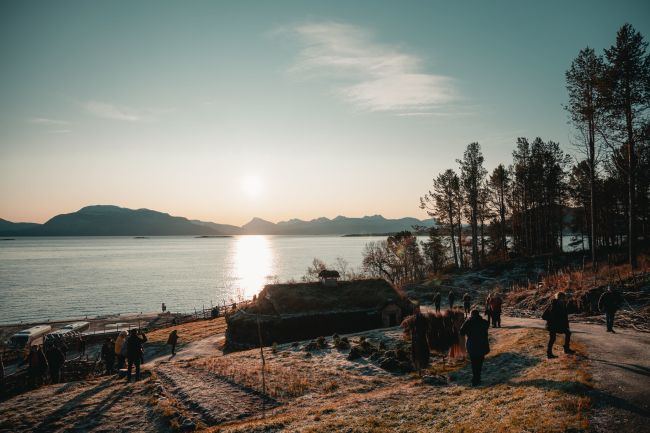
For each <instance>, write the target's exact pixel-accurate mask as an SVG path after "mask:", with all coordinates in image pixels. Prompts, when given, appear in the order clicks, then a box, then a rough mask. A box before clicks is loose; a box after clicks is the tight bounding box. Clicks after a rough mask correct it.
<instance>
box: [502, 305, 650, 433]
mask: <svg viewBox="0 0 650 433" xmlns="http://www.w3.org/2000/svg"><path fill="white" fill-rule="evenodd" d="M502 322H503V327H509V326H521V327H526V328H530V327H534V328H543V327H544V322H543V321H542V320H539V319H525V318H519V317H504V318H503V319H502ZM614 329H615V330H616V333H615V334H612V333H608V332H607V331H606V329H605V326H604V325H592V324H586V323H571V332H572V338H573V337H575V338H576V339H578V340H579V341H580V342H582V343H584V344H585V345H586V346H587V348H588V356H589V363H590V366H591V373H592V375H593V377H594V381H595V384H596V387H595V390H594V391H593V393H592V397H593V398H594V403H595V405H594V416H593V419H592V426H593V428H594V431H595V432H598V433H600V432H602V433H605V432H608V433H609V432H620V433H623V432H634V433H636V432H644V431H650V334H647V333H643V332H637V331H632V330H628V329H619V330H617V329H616V328H614ZM558 340H559V341H558V342H557V343H556V344H561V343H562V342H563V337H562V336H559V337H558Z"/></svg>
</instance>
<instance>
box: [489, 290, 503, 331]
mask: <svg viewBox="0 0 650 433" xmlns="http://www.w3.org/2000/svg"><path fill="white" fill-rule="evenodd" d="M502 305H503V299H501V296H499V293H494V294H492V295H491V296H490V315H491V316H492V327H493V328H500V327H501V306H502Z"/></svg>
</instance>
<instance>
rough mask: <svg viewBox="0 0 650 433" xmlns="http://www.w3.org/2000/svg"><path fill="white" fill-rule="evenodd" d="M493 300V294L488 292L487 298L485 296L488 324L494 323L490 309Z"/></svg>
mask: <svg viewBox="0 0 650 433" xmlns="http://www.w3.org/2000/svg"><path fill="white" fill-rule="evenodd" d="M491 300H492V295H491V294H490V293H488V295H487V298H485V318H486V319H487V322H488V325H489V324H490V323H492V310H491V309H490V301H491Z"/></svg>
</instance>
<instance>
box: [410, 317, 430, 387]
mask: <svg viewBox="0 0 650 433" xmlns="http://www.w3.org/2000/svg"><path fill="white" fill-rule="evenodd" d="M427 329H428V323H427V319H426V318H425V317H424V315H423V314H422V313H420V309H419V308H418V309H417V310H416V312H415V323H414V324H413V327H412V328H411V359H412V360H413V366H414V367H415V370H416V371H417V372H418V374H421V372H422V369H424V368H426V367H427V365H428V364H429V356H430V353H429V343H428V341H427Z"/></svg>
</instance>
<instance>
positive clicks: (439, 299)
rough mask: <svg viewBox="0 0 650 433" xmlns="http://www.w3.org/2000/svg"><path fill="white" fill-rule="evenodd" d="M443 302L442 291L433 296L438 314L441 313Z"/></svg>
mask: <svg viewBox="0 0 650 433" xmlns="http://www.w3.org/2000/svg"><path fill="white" fill-rule="evenodd" d="M441 300H442V296H440V290H438V291H437V292H436V294H435V295H434V296H433V305H434V306H435V307H436V313H439V312H440V302H441Z"/></svg>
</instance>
